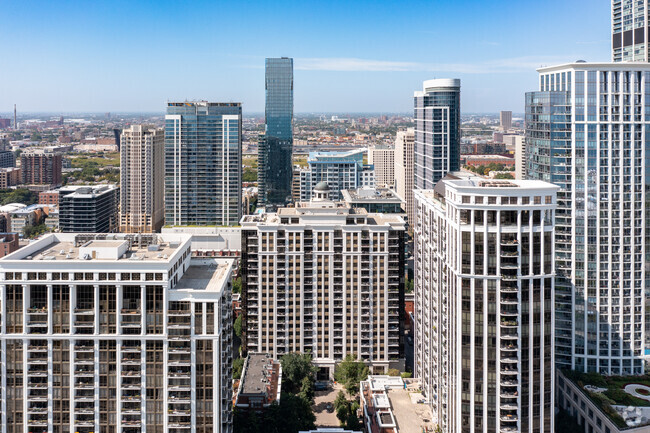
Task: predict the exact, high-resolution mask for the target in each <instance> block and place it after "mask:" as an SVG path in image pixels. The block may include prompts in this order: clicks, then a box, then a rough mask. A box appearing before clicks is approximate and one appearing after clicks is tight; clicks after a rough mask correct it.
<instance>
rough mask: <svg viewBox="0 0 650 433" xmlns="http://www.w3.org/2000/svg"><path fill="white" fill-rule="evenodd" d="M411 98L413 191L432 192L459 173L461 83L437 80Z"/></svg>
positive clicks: (429, 81) (456, 80) (425, 85)
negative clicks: (445, 177) (413, 122)
mask: <svg viewBox="0 0 650 433" xmlns="http://www.w3.org/2000/svg"><path fill="white" fill-rule="evenodd" d="M422 87H423V90H422V91H418V92H415V94H414V98H413V99H414V106H415V108H414V118H415V141H414V145H413V148H414V151H415V152H414V153H415V160H414V176H415V178H414V179H415V188H418V189H433V187H434V185H435V184H436V183H437V182H438V181H439V180H440V179H442V178H443V177H444V176H445V175H446V174H447V173H449V172H450V171H457V170H460V80H459V79H446V78H445V79H436V80H428V81H425V82H424V84H423V86H422Z"/></svg>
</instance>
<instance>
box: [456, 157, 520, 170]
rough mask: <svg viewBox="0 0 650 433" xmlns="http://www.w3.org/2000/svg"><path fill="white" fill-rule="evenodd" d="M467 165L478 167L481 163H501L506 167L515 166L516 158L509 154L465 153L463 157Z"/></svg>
mask: <svg viewBox="0 0 650 433" xmlns="http://www.w3.org/2000/svg"><path fill="white" fill-rule="evenodd" d="M463 159H464V160H465V165H471V166H473V167H478V166H481V165H490V164H501V165H503V166H505V167H514V166H515V159H514V158H511V157H509V156H501V155H465V156H464V157H463Z"/></svg>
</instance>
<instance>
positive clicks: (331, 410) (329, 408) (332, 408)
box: [327, 403, 334, 413]
mask: <svg viewBox="0 0 650 433" xmlns="http://www.w3.org/2000/svg"><path fill="white" fill-rule="evenodd" d="M327 411H328V412H330V413H332V412H334V405H332V403H327Z"/></svg>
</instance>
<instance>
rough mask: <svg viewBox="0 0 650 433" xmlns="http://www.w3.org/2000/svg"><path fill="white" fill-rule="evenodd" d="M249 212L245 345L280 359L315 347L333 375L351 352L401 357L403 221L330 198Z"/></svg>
mask: <svg viewBox="0 0 650 433" xmlns="http://www.w3.org/2000/svg"><path fill="white" fill-rule="evenodd" d="M316 192H317V193H318V194H319V198H318V200H314V201H312V202H311V203H300V204H299V205H298V207H296V208H280V209H278V212H277V213H265V214H260V215H255V216H246V217H244V218H243V219H242V267H241V269H242V304H243V305H242V308H243V314H244V316H243V317H244V319H243V321H244V329H245V335H244V345H245V347H246V349H247V350H248V351H249V352H263V353H269V354H270V355H271V356H272V357H273V358H275V359H278V358H280V357H281V356H282V355H283V354H285V353H289V352H301V353H306V352H310V353H311V354H312V357H313V361H314V363H315V364H316V365H317V366H318V367H320V368H321V370H320V372H319V376H320V377H321V378H328V377H330V376H331V375H332V374H333V372H334V365H335V363H337V362H340V361H342V360H343V359H344V358H345V357H346V356H347V355H353V356H354V357H355V358H356V359H359V360H363V361H365V362H367V363H369V364H370V365H371V366H372V368H373V369H375V370H376V371H381V372H383V371H385V370H386V369H387V368H388V367H389V366H391V367H392V366H399V365H400V364H401V362H402V361H401V360H402V358H403V342H402V338H403V336H402V331H401V329H400V325H399V324H400V323H401V319H402V318H403V314H404V313H403V310H404V308H403V306H404V236H405V233H404V221H403V220H402V218H400V217H399V216H395V215H383V214H369V213H367V212H366V211H365V209H350V208H349V207H347V206H345V205H344V204H342V203H335V202H332V201H329V200H326V199H325V197H326V196H327V194H328V193H329V191H328V189H327V185H325V184H321V185H319V186H318V188H316Z"/></svg>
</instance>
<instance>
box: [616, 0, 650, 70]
mask: <svg viewBox="0 0 650 433" xmlns="http://www.w3.org/2000/svg"><path fill="white" fill-rule="evenodd" d="M649 14H650V0H612V60H613V61H615V62H647V61H648V59H650V57H649V55H648V53H649V52H650V44H648V39H649V38H650V34H649V33H650V30H649V29H648V28H647V26H648V24H647V21H648V20H647V18H646V17H648V16H650V15H649Z"/></svg>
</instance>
